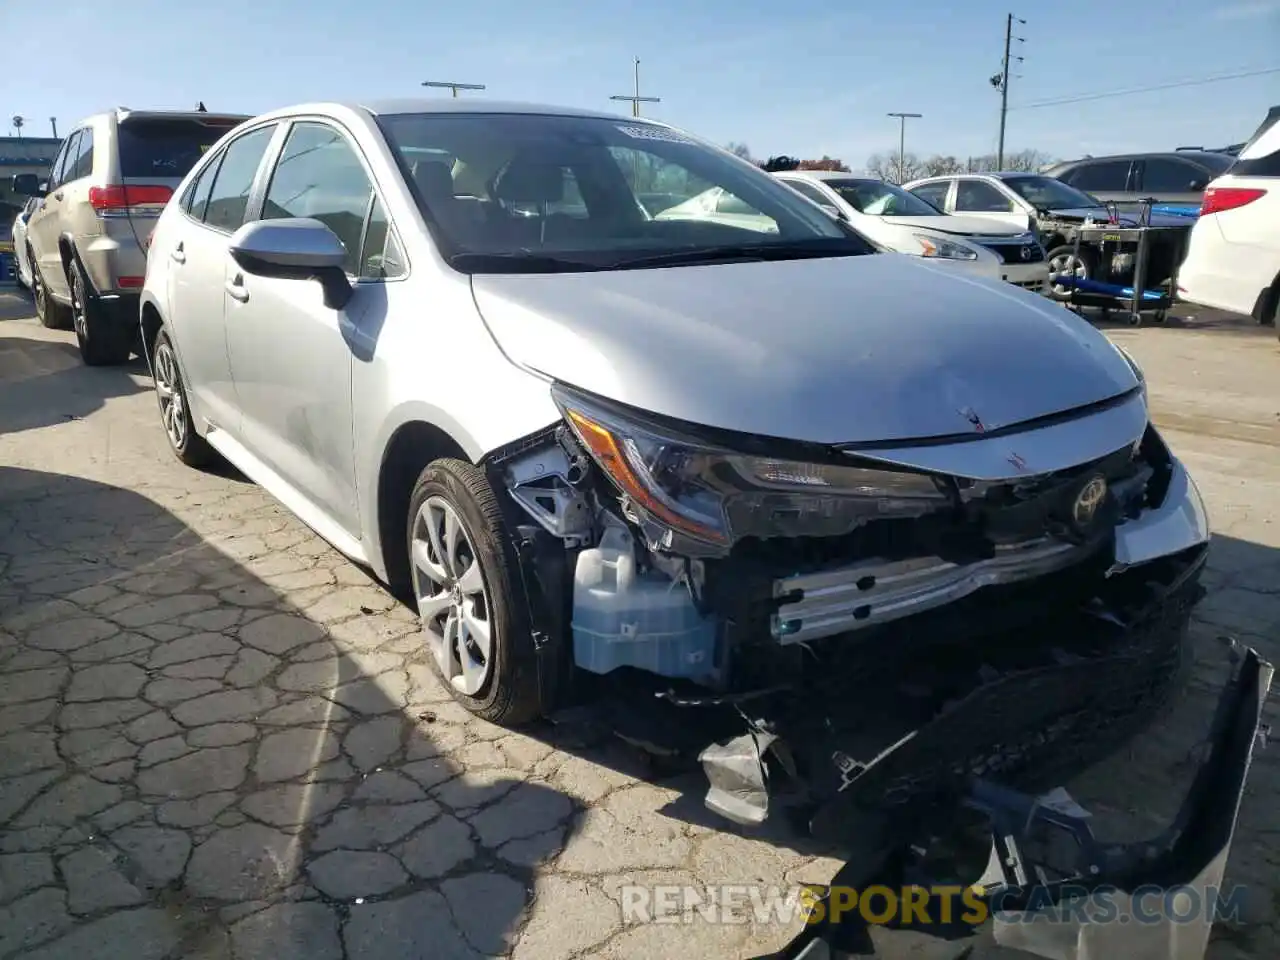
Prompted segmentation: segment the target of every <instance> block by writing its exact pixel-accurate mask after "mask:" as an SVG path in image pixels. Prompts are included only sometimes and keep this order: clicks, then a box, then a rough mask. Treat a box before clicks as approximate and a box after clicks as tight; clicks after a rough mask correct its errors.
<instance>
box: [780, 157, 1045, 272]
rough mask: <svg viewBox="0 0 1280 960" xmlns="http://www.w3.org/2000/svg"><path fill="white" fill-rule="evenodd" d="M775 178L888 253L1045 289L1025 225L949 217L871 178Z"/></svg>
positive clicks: (804, 174)
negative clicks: (942, 263) (926, 258)
mask: <svg viewBox="0 0 1280 960" xmlns="http://www.w3.org/2000/svg"><path fill="white" fill-rule="evenodd" d="M774 176H775V177H777V178H778V179H779V180H781V181H782V182H783V183H785V184H787V186H789V187H791V188H792V189H793V190H795V191H796V192H797V193H799V194H800V195H801V196H803V197H805V198H807V199H809V200H812V201H813V202H814V203H816V204H818V205H819V206H821V207H823V208H824V209H826V210H827V212H828V213H830V214H832V215H833V216H837V217H840V218H841V219H843V220H846V221H848V223H849V225H850V226H852V227H853V228H854V229H855V230H857V231H858V232H859V233H861V234H862V235H863V236H865V237H868V238H869V239H871V240H872V241H874V242H875V243H877V244H879V245H880V246H882V247H885V248H886V249H889V250H893V251H895V252H897V253H906V254H911V255H914V256H917V257H930V258H936V259H938V260H945V261H948V262H950V263H954V264H956V265H957V266H963V267H965V268H967V269H970V270H973V271H975V272H977V273H980V274H982V275H983V276H988V277H992V278H994V279H997V280H1007V281H1008V282H1009V283H1012V284H1014V285H1015V286H1019V287H1022V288H1024V289H1026V290H1032V291H1034V292H1036V293H1043V292H1044V291H1045V289H1046V288H1047V286H1048V283H1049V265H1048V263H1047V261H1046V259H1045V255H1044V250H1043V248H1041V246H1040V244H1039V243H1038V242H1037V241H1036V238H1035V235H1034V234H1032V233H1031V232H1030V231H1028V230H1027V229H1026V228H1024V227H1017V226H1011V225H1006V224H1000V223H992V222H991V221H990V220H982V219H979V218H977V217H953V216H948V215H947V214H945V213H943V212H942V211H941V210H939V209H937V208H936V207H934V206H932V205H930V204H929V203H927V202H926V201H924V200H921V199H920V198H919V197H916V196H913V195H912V194H910V193H907V191H905V190H903V189H902V188H901V187H898V186H895V185H894V184H891V183H886V182H885V181H883V180H878V179H875V178H870V177H855V176H852V175H851V174H848V173H833V172H829V171H825V170H791V171H787V172H785V173H775V174H774Z"/></svg>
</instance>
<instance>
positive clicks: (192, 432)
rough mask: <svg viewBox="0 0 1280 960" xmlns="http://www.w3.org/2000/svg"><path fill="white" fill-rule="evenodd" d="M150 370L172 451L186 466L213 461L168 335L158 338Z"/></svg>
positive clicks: (199, 465) (162, 331) (165, 333)
mask: <svg viewBox="0 0 1280 960" xmlns="http://www.w3.org/2000/svg"><path fill="white" fill-rule="evenodd" d="M151 369H152V371H153V380H154V382H155V385H156V400H157V402H158V403H159V404H160V422H161V423H162V424H164V433H165V436H166V437H168V438H169V449H170V450H172V451H173V455H174V456H175V457H177V458H178V459H179V460H181V461H182V462H183V463H185V464H186V465H187V466H189V467H203V466H204V465H205V464H207V463H209V462H210V461H211V460H213V458H214V456H215V453H214V450H213V447H211V446H209V444H208V442H207V441H206V440H205V439H204V437H202V436H200V434H198V433H196V427H195V421H194V420H193V419H192V417H191V405H190V404H189V403H187V390H186V387H185V386H183V383H182V372H181V371H180V370H179V369H178V357H177V354H175V353H174V351H173V342H172V341H171V340H170V339H169V334H168V333H167V332H166V331H164V330H161V331H160V333H159V335H158V336H157V337H156V343H155V349H154V350H153V351H152V354H151Z"/></svg>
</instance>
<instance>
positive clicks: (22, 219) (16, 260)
mask: <svg viewBox="0 0 1280 960" xmlns="http://www.w3.org/2000/svg"><path fill="white" fill-rule="evenodd" d="M40 203H41V201H40V199H39V198H38V197H28V198H27V203H26V205H25V206H24V207H23V208H22V210H21V211H19V213H18V215H17V217H15V218H14V221H13V276H14V278H15V279H16V280H17V281H18V284H19V285H20V286H23V287H25V288H26V289H28V290H30V289H31V261H30V260H29V259H28V258H27V221H29V220H30V219H31V215H32V214H33V213H35V212H36V210H37V209H38V208H39V206H40Z"/></svg>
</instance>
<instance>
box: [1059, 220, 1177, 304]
mask: <svg viewBox="0 0 1280 960" xmlns="http://www.w3.org/2000/svg"><path fill="white" fill-rule="evenodd" d="M1153 202H1154V201H1153V200H1151V199H1147V200H1144V201H1143V203H1142V207H1141V209H1140V210H1139V211H1138V212H1137V215H1136V217H1132V216H1126V217H1125V219H1124V220H1121V218H1120V215H1119V211H1118V210H1117V209H1115V208H1114V204H1108V205H1107V214H1108V217H1107V220H1106V221H1105V222H1100V221H1095V220H1091V219H1086V220H1085V221H1084V222H1082V223H1079V224H1073V225H1072V226H1070V227H1069V228H1068V237H1069V242H1070V243H1071V244H1072V249H1073V257H1074V261H1075V262H1076V263H1080V262H1081V253H1080V250H1081V247H1082V246H1083V247H1087V248H1091V249H1092V250H1093V251H1094V256H1095V257H1096V260H1097V262H1098V263H1099V264H1100V265H1105V266H1106V269H1105V270H1103V269H1100V270H1099V274H1102V275H1103V276H1105V277H1106V279H1103V278H1102V276H1099V277H1080V276H1077V275H1075V274H1072V275H1066V276H1063V277H1062V279H1061V281H1060V282H1061V283H1062V284H1063V285H1064V286H1066V287H1067V293H1068V296H1067V303H1068V304H1070V305H1071V306H1072V307H1075V308H1083V307H1090V308H1094V309H1097V310H1100V311H1101V312H1102V316H1103V317H1104V318H1105V317H1107V316H1108V315H1109V314H1110V313H1111V311H1113V310H1120V311H1123V312H1124V313H1125V314H1127V316H1128V320H1129V322H1130V323H1131V324H1133V325H1134V326H1137V325H1139V324H1141V323H1142V322H1143V318H1144V316H1150V317H1151V318H1152V319H1153V320H1154V321H1155V322H1156V323H1163V322H1164V320H1165V316H1166V314H1167V312H1168V310H1169V308H1170V307H1172V306H1173V304H1174V291H1175V290H1176V289H1177V285H1178V266H1179V265H1180V264H1181V262H1182V258H1183V255H1184V254H1185V252H1186V242H1187V238H1188V236H1189V235H1190V231H1191V226H1192V224H1193V223H1194V222H1195V221H1194V219H1193V218H1186V221H1185V222H1182V223H1178V222H1173V223H1170V222H1169V220H1170V219H1171V218H1168V217H1161V218H1160V220H1161V221H1162V222H1156V221H1155V220H1154V219H1153V217H1152V204H1153ZM1157 216H1158V215H1157ZM1179 219H1181V218H1179ZM1126 280H1127V281H1128V282H1125V281H1126ZM1149 285H1150V286H1149Z"/></svg>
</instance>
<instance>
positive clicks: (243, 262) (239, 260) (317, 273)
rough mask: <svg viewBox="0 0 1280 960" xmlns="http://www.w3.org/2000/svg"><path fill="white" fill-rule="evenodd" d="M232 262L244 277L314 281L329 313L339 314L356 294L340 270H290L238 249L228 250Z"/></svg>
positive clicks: (333, 268)
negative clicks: (320, 291)
mask: <svg viewBox="0 0 1280 960" xmlns="http://www.w3.org/2000/svg"><path fill="white" fill-rule="evenodd" d="M229 252H230V253H231V259H232V260H234V261H235V262H236V266H238V267H239V268H240V269H241V270H243V271H244V272H245V273H247V274H250V275H251V276H255V277H274V278H276V279H278V280H316V281H319V283H320V289H321V290H322V291H323V292H324V305H325V306H326V307H328V308H329V309H330V310H342V309H343V308H344V307H346V305H347V304H348V303H350V302H351V296H352V294H354V293H355V290H354V289H353V288H352V286H351V281H350V280H348V279H347V274H346V271H345V270H343V269H342V268H341V267H319V268H316V267H289V266H284V265H282V264H279V263H271V262H269V261H267V260H264V259H262V258H261V257H255V256H254V255H253V254H251V253H249V252H248V251H246V250H242V249H240V248H239V247H234V246H233V247H231V248H230V251H229Z"/></svg>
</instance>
